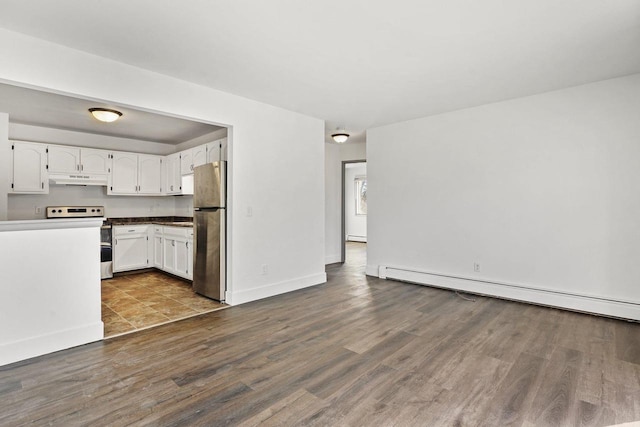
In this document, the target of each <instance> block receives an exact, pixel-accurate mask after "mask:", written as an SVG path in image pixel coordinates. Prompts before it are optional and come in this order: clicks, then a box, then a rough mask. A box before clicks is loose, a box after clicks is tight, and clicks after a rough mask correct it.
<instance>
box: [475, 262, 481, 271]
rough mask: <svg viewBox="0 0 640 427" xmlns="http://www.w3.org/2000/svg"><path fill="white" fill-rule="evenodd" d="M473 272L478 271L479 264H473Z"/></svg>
mask: <svg viewBox="0 0 640 427" xmlns="http://www.w3.org/2000/svg"><path fill="white" fill-rule="evenodd" d="M473 271H476V272H477V271H480V263H479V262H474V263H473Z"/></svg>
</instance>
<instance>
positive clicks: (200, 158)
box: [191, 145, 207, 168]
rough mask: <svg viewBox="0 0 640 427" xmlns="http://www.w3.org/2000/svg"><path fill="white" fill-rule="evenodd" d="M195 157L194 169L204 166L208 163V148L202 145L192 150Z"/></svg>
mask: <svg viewBox="0 0 640 427" xmlns="http://www.w3.org/2000/svg"><path fill="white" fill-rule="evenodd" d="M191 153H192V156H193V167H194V168H195V167H196V166H202V165H204V164H205V163H207V146H206V145H200V146H198V147H194V148H192V149H191Z"/></svg>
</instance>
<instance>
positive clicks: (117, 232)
mask: <svg viewBox="0 0 640 427" xmlns="http://www.w3.org/2000/svg"><path fill="white" fill-rule="evenodd" d="M148 231H149V226H148V225H146V224H145V225H116V226H114V227H113V236H114V237H124V236H130V235H136V234H147V232H148Z"/></svg>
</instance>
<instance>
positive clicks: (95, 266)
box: [0, 218, 104, 366]
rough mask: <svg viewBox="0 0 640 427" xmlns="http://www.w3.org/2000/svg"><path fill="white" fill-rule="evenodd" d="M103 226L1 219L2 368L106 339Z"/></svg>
mask: <svg viewBox="0 0 640 427" xmlns="http://www.w3.org/2000/svg"><path fill="white" fill-rule="evenodd" d="M101 225H102V218H81V219H47V220H33V221H0V366H2V365H7V364H10V363H13V362H17V361H21V360H25V359H29V358H31V357H35V356H39V355H42V354H46V353H51V352H54V351H58V350H63V349H66V348H70V347H75V346H77V345H81V344H86V343H89V342H93V341H99V340H101V339H102V338H103V337H104V327H103V323H102V319H101V305H100V226H101Z"/></svg>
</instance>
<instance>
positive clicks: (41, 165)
mask: <svg viewBox="0 0 640 427" xmlns="http://www.w3.org/2000/svg"><path fill="white" fill-rule="evenodd" d="M11 149H12V151H13V162H12V164H11V166H12V167H11V192H12V193H48V192H49V178H48V174H47V145H46V144H36V143H31V142H18V141H16V142H12V144H11Z"/></svg>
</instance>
